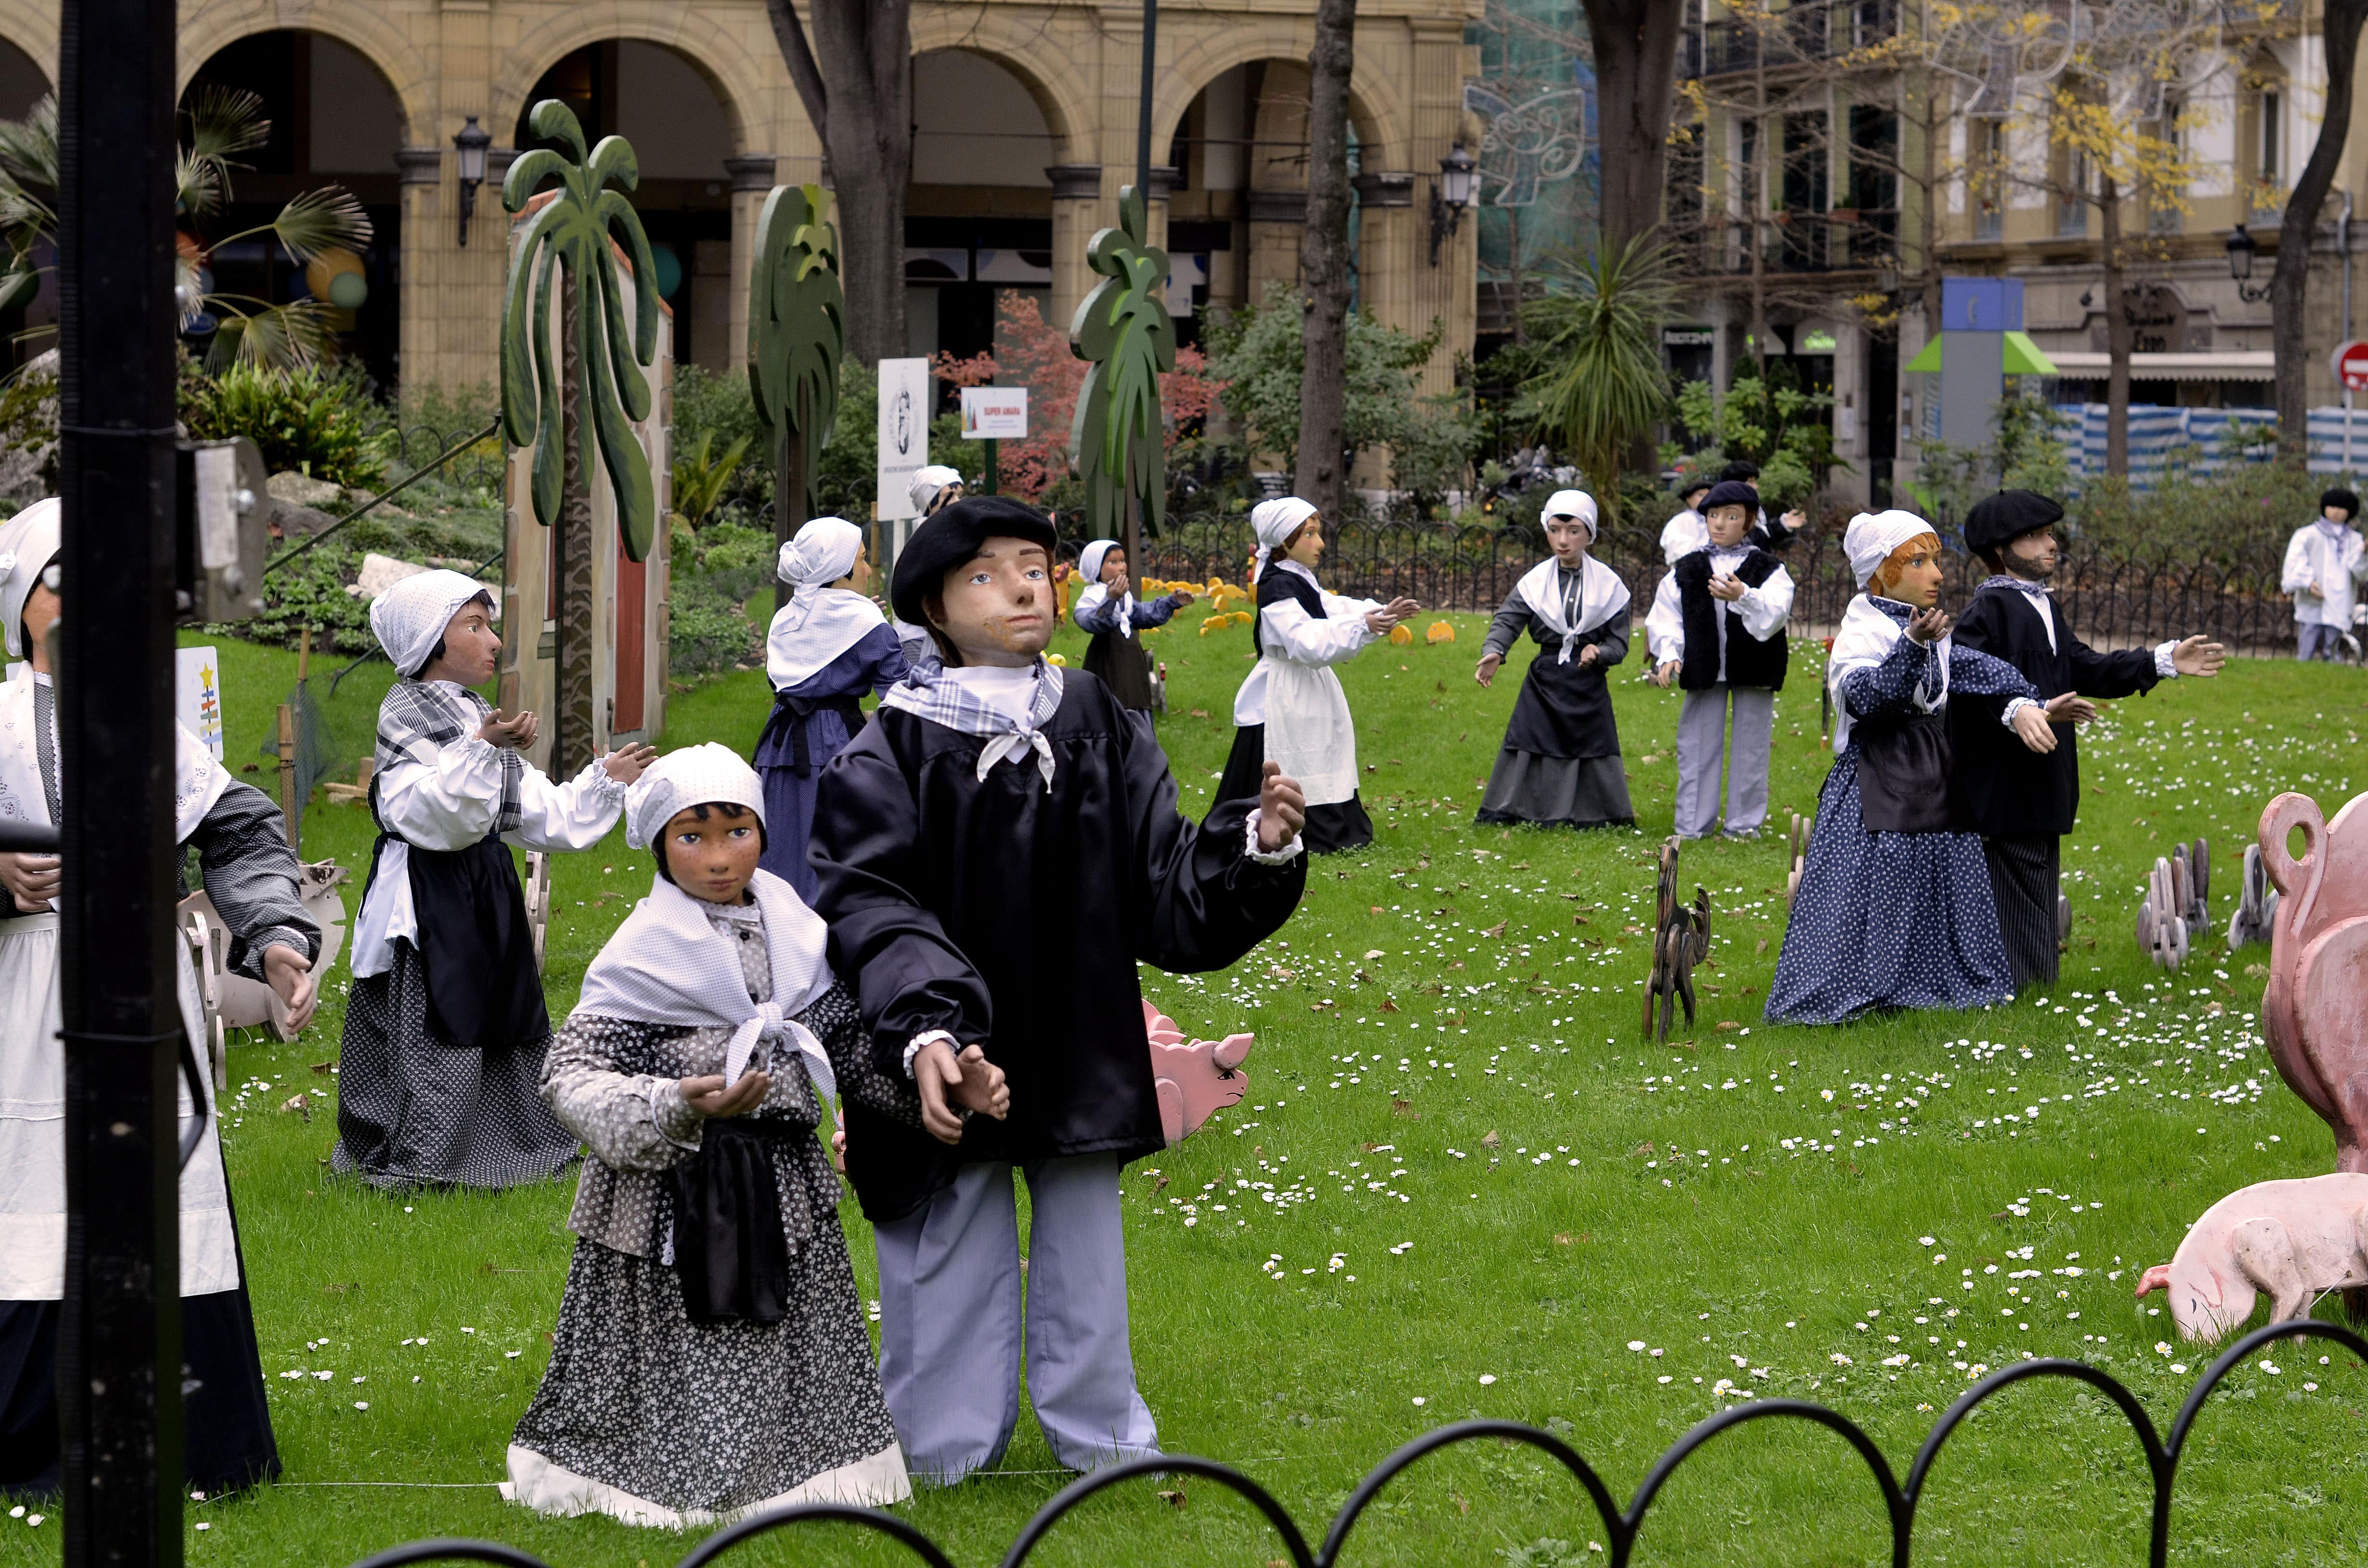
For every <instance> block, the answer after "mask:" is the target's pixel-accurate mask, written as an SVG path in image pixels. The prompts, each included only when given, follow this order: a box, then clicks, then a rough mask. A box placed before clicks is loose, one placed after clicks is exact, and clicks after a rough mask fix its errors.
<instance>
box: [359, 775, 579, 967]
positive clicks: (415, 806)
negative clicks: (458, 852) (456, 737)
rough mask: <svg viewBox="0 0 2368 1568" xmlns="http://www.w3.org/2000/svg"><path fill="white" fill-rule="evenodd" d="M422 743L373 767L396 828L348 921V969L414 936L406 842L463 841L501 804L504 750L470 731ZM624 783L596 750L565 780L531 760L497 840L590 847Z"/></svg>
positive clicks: (383, 957)
mask: <svg viewBox="0 0 2368 1568" xmlns="http://www.w3.org/2000/svg"><path fill="white" fill-rule="evenodd" d="M426 751H427V748H426V747H425V746H422V747H420V748H419V749H418V750H417V751H415V752H414V754H413V755H412V756H407V757H405V758H404V760H403V761H401V762H399V763H397V764H395V765H394V766H393V767H390V768H387V769H386V770H385V771H383V772H381V773H380V774H379V775H378V811H379V819H380V821H381V823H382V824H384V825H385V827H386V829H387V831H388V832H390V833H393V834H396V835H399V836H397V837H395V838H393V839H392V840H390V841H389V842H388V843H387V845H386V846H385V847H384V848H382V849H381V850H380V851H379V861H378V875H377V877H376V879H375V880H373V881H371V883H370V894H369V896H368V897H366V898H365V899H364V900H363V901H362V913H361V917H360V918H359V920H357V921H356V922H355V923H354V960H353V962H354V978H355V979H357V980H367V979H369V978H370V976H371V975H374V974H384V973H385V972H386V971H388V970H390V969H393V967H394V944H395V942H396V941H397V940H398V939H400V938H403V937H409V938H410V939H411V940H412V942H413V943H414V944H416V943H417V942H418V940H419V919H418V915H417V914H416V912H415V911H414V909H413V908H412V903H411V846H413V845H415V844H416V845H417V846H419V847H420V848H422V849H436V850H445V851H450V850H455V849H466V848H467V847H469V846H471V845H472V844H474V843H476V842H477V841H478V840H479V839H481V838H483V837H484V836H485V835H486V834H488V833H490V832H492V831H493V827H494V818H495V813H497V812H499V811H500V809H501V801H502V754H501V750H500V748H498V747H496V746H495V745H494V744H492V743H491V742H489V741H484V740H480V739H479V738H478V737H476V736H475V735H471V736H470V737H469V738H468V739H466V740H464V741H461V742H459V743H458V744H453V745H449V746H446V747H444V748H443V749H442V750H440V751H435V752H429V753H427V755H426V756H422V755H420V753H421V752H426ZM624 807H625V787H624V786H623V785H622V784H620V783H618V782H617V780H615V779H614V778H610V777H609V770H608V769H607V768H605V767H601V766H600V764H599V762H598V760H597V759H596V760H594V761H593V762H591V763H588V764H586V767H585V769H584V771H583V772H581V773H579V774H577V775H576V776H575V778H574V779H573V780H571V781H570V782H568V783H565V784H553V783H552V781H551V780H550V778H547V777H545V776H544V774H543V772H542V770H541V768H538V767H533V766H532V765H531V764H529V766H528V767H527V769H526V773H525V777H524V778H520V779H519V780H518V831H516V832H515V833H506V834H504V835H502V841H503V842H504V843H506V844H510V845H514V846H517V847H518V848H520V849H589V848H591V847H592V846H594V845H596V844H598V843H599V842H600V840H601V839H603V838H605V837H606V836H608V834H609V829H610V828H612V827H615V826H616V825H617V818H618V817H619V816H620V815H621V814H622V813H623V812H624Z"/></svg>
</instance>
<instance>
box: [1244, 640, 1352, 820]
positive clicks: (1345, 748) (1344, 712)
mask: <svg viewBox="0 0 2368 1568" xmlns="http://www.w3.org/2000/svg"><path fill="white" fill-rule="evenodd" d="M1260 662H1261V663H1262V664H1264V665H1265V666H1266V759H1267V760H1268V761H1269V762H1279V763H1281V764H1282V772H1283V777H1284V778H1296V779H1298V780H1299V788H1300V790H1302V791H1303V792H1304V794H1305V795H1306V798H1307V803H1308V804H1309V805H1311V806H1332V805H1338V804H1339V803H1340V802H1341V801H1346V800H1348V799H1349V797H1351V796H1353V795H1354V794H1356V792H1357V726H1356V724H1355V722H1353V721H1352V720H1350V718H1349V695H1348V693H1346V692H1344V691H1342V690H1341V689H1340V677H1339V676H1336V675H1334V674H1333V673H1332V672H1331V670H1330V669H1328V668H1326V667H1324V666H1321V665H1316V666H1310V665H1294V664H1292V663H1291V662H1290V661H1289V660H1286V659H1266V660H1262V661H1260Z"/></svg>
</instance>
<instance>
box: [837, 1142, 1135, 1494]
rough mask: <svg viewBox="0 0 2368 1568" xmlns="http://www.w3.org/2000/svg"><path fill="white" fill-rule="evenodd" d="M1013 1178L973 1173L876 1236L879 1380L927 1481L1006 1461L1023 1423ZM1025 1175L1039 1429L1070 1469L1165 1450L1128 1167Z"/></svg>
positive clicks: (989, 1170) (1095, 1158) (1047, 1167)
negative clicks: (1136, 1263) (1151, 1392)
mask: <svg viewBox="0 0 2368 1568" xmlns="http://www.w3.org/2000/svg"><path fill="white" fill-rule="evenodd" d="M1012 1170H1013V1167H1012V1166H1010V1165H964V1166H963V1167H962V1173H961V1175H960V1176H956V1177H955V1178H954V1184H953V1186H951V1187H948V1188H946V1189H945V1190H944V1191H942V1192H940V1193H939V1194H938V1195H937V1196H936V1197H934V1198H932V1199H929V1200H928V1202H927V1203H925V1204H923V1205H922V1206H921V1207H920V1208H919V1209H917V1210H914V1211H913V1212H912V1213H910V1214H908V1215H906V1216H905V1218H903V1219H901V1220H892V1221H888V1222H887V1223H885V1224H882V1225H877V1226H874V1227H873V1237H874V1240H875V1243H876V1244H877V1246H878V1249H879V1256H880V1383H881V1387H882V1390H883V1391H884V1392H886V1394H887V1396H888V1414H889V1415H891V1416H892V1417H894V1420H895V1423H896V1438H897V1441H898V1442H899V1443H901V1444H902V1445H903V1446H904V1449H905V1463H906V1464H907V1465H909V1466H910V1467H911V1469H912V1473H913V1476H914V1479H916V1480H917V1481H931V1482H936V1483H939V1484H949V1485H950V1484H951V1483H954V1482H957V1481H960V1480H961V1479H962V1477H963V1476H965V1475H967V1474H969V1473H970V1472H971V1471H973V1470H979V1469H982V1468H985V1467H988V1466H992V1465H994V1464H996V1463H997V1462H999V1461H1000V1460H1002V1458H1003V1452H1004V1449H1006V1448H1007V1447H1008V1445H1009V1444H1010V1441H1011V1431H1012V1428H1013V1427H1014V1426H1017V1425H1018V1424H1019V1378H1020V1368H1021V1350H1022V1329H1021V1302H1020V1297H1021V1289H1020V1287H1021V1281H1022V1278H1023V1275H1022V1272H1021V1268H1020V1261H1019V1210H1018V1205H1017V1201H1016V1199H1015V1198H1014V1196H1013V1192H1012V1185H1011V1176H1012ZM1019 1170H1020V1173H1021V1174H1022V1175H1024V1176H1026V1177H1027V1179H1028V1201H1029V1211H1030V1223H1029V1233H1028V1241H1029V1247H1028V1267H1027V1269H1026V1273H1025V1275H1024V1278H1025V1280H1026V1284H1027V1291H1026V1295H1027V1312H1026V1331H1025V1350H1026V1367H1027V1376H1028V1397H1029V1400H1030V1403H1032V1404H1033V1405H1034V1406H1035V1410H1036V1423H1037V1425H1038V1426H1041V1427H1042V1428H1043V1432H1044V1437H1045V1440H1046V1441H1047V1442H1048V1443H1049V1444H1050V1445H1051V1446H1052V1449H1053V1458H1054V1459H1056V1460H1059V1461H1060V1462H1061V1463H1062V1464H1064V1465H1066V1466H1068V1467H1069V1468H1070V1469H1071V1470H1076V1471H1088V1470H1092V1469H1095V1468H1097V1467H1098V1466H1101V1465H1108V1464H1113V1463H1116V1462H1118V1461H1120V1460H1130V1459H1137V1458H1140V1457H1142V1456H1144V1455H1145V1454H1151V1453H1156V1452H1157V1451H1158V1449H1159V1436H1158V1434H1157V1432H1156V1431H1155V1430H1154V1428H1153V1426H1152V1421H1151V1411H1150V1408H1149V1407H1148V1406H1146V1405H1145V1404H1144V1403H1143V1396H1142V1395H1141V1394H1140V1393H1138V1392H1135V1386H1134V1357H1133V1351H1132V1350H1131V1349H1130V1347H1129V1346H1128V1342H1127V1314H1126V1236H1125V1232H1124V1229H1123V1226H1122V1223H1121V1219H1120V1214H1119V1184H1118V1173H1119V1167H1118V1161H1117V1160H1116V1159H1115V1158H1113V1157H1111V1156H1110V1155H1107V1154H1087V1155H1079V1156H1077V1157H1075V1158H1071V1159H1059V1160H1045V1161H1042V1162H1041V1163H1039V1164H1036V1165H1024V1166H1021V1167H1019Z"/></svg>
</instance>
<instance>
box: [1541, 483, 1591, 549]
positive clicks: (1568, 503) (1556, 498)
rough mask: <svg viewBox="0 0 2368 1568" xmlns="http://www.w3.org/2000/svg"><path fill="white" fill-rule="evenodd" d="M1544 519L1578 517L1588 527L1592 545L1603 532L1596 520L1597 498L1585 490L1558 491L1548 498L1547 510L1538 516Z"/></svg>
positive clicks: (1589, 540) (1588, 536)
mask: <svg viewBox="0 0 2368 1568" xmlns="http://www.w3.org/2000/svg"><path fill="white" fill-rule="evenodd" d="M1538 515H1539V516H1540V517H1577V519H1578V520H1579V521H1580V522H1582V523H1585V524H1586V525H1587V538H1588V543H1590V544H1592V543H1593V542H1594V541H1595V539H1596V537H1597V536H1598V535H1599V534H1600V533H1601V532H1602V525H1601V524H1600V523H1599V522H1598V521H1597V520H1596V517H1595V497H1594V496H1592V495H1589V494H1588V493H1587V492H1586V491H1584V490H1557V491H1555V492H1554V494H1552V495H1549V496H1547V497H1546V509H1545V510H1544V511H1543V512H1541V513H1540V514H1538Z"/></svg>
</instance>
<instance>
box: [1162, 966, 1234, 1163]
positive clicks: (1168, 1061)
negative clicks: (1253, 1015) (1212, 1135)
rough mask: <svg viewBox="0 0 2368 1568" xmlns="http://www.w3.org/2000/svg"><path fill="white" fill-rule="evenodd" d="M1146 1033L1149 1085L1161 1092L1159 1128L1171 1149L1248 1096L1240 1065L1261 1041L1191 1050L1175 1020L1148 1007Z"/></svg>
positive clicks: (1197, 1044)
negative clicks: (1203, 1123)
mask: <svg viewBox="0 0 2368 1568" xmlns="http://www.w3.org/2000/svg"><path fill="white" fill-rule="evenodd" d="M1143 1032H1144V1034H1145V1035H1147V1036H1149V1037H1150V1040H1151V1080H1152V1083H1153V1085H1155V1086H1156V1088H1157V1089H1158V1091H1159V1127H1160V1131H1163V1132H1164V1133H1166V1134H1167V1146H1168V1147H1169V1148H1171V1149H1172V1148H1174V1147H1175V1146H1176V1145H1177V1144H1178V1143H1181V1142H1184V1140H1185V1139H1187V1138H1189V1137H1190V1136H1191V1135H1192V1134H1193V1132H1194V1131H1197V1130H1198V1129H1199V1127H1200V1125H1201V1123H1202V1122H1204V1121H1206V1120H1208V1119H1209V1118H1210V1116H1211V1115H1212V1114H1213V1113H1215V1112H1217V1111H1221V1110H1223V1109H1224V1108H1226V1107H1227V1106H1229V1105H1235V1104H1238V1103H1240V1100H1241V1097H1242V1096H1244V1095H1246V1094H1247V1093H1248V1092H1249V1086H1250V1075H1249V1074H1247V1073H1245V1072H1243V1071H1242V1070H1241V1066H1242V1061H1243V1059H1244V1058H1245V1057H1247V1056H1248V1055H1249V1053H1250V1042H1251V1041H1252V1040H1256V1039H1257V1038H1258V1037H1257V1036H1255V1035H1246V1034H1229V1035H1227V1036H1226V1037H1225V1038H1224V1040H1194V1041H1192V1042H1191V1043H1190V1044H1189V1045H1188V1044H1186V1043H1185V1040H1184V1031H1183V1030H1182V1029H1181V1028H1178V1027H1177V1024H1176V1020H1175V1019H1173V1018H1171V1017H1167V1015H1166V1014H1164V1013H1162V1012H1161V1011H1160V1010H1159V1009H1158V1008H1156V1007H1155V1006H1152V1005H1151V1004H1150V1003H1148V1002H1145V1003H1144V1005H1143Z"/></svg>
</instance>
